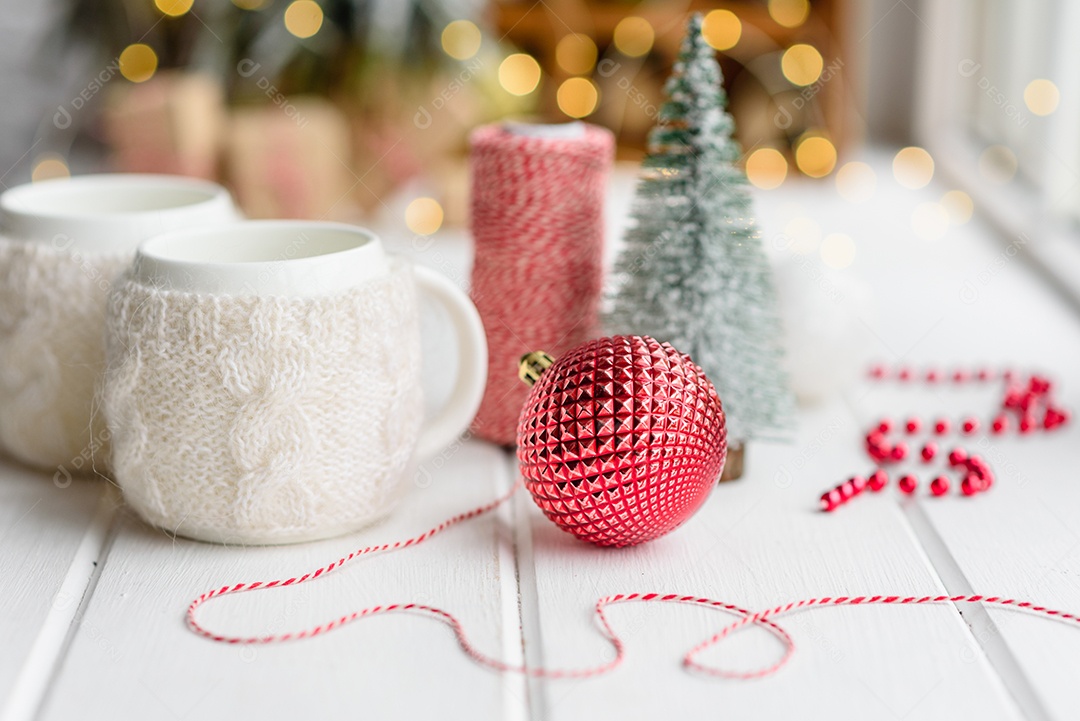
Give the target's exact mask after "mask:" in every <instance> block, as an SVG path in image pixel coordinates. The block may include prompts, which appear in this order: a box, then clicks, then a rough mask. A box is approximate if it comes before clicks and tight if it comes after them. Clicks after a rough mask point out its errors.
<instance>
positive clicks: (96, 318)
mask: <svg viewBox="0 0 1080 721" xmlns="http://www.w3.org/2000/svg"><path fill="white" fill-rule="evenodd" d="M132 257H133V253H124V254H104V253H81V252H80V251H78V250H77V249H75V248H64V247H58V246H57V245H55V244H54V243H52V242H49V241H22V240H11V239H9V238H4V237H0V446H2V447H3V448H4V450H5V451H6V452H7V453H9V454H10V455H12V456H14V457H16V458H18V459H20V460H22V461H24V462H26V463H29V464H32V465H35V466H40V467H43V468H49V469H50V470H56V469H57V468H58V467H59V466H63V467H65V468H66V469H67V470H68V471H69V472H71V473H76V472H79V471H83V472H85V471H88V470H89V469H90V467H91V457H92V460H93V465H95V466H96V467H97V469H98V470H102V468H103V461H104V458H105V457H106V454H107V448H106V447H105V446H106V445H107V444H106V443H105V441H106V440H107V434H106V433H105V428H104V424H103V422H102V420H101V418H100V415H97V416H95V414H93V412H92V411H93V409H92V405H93V400H94V389H95V385H96V383H97V381H98V379H99V377H100V375H101V372H102V371H103V369H104V366H105V343H104V328H105V301H106V298H107V296H108V289H109V285H110V283H111V281H112V280H113V279H114V278H115V277H116V276H117V275H118V274H119V273H121V272H122V271H123V269H124V268H125V267H127V265H128V264H130V262H131V259H132Z"/></svg>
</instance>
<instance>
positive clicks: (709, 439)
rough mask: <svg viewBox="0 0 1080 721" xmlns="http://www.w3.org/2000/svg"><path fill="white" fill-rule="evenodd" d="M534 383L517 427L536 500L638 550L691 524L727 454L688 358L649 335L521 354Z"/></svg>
mask: <svg viewBox="0 0 1080 721" xmlns="http://www.w3.org/2000/svg"><path fill="white" fill-rule="evenodd" d="M521 377H522V379H523V380H525V381H526V382H532V383H533V384H534V385H533V388H532V391H531V392H530V394H529V397H528V400H526V402H525V406H524V408H523V409H522V412H521V417H520V420H519V421H518V428H517V442H518V461H519V463H520V465H521V473H522V475H523V476H524V477H525V487H526V489H528V491H529V493H530V494H532V497H533V501H535V502H536V505H537V506H539V507H540V510H541V511H543V512H544V515H545V516H547V517H548V518H550V519H551V520H552V521H554V523H555V525H557V526H559V528H561V529H563V530H564V531H566V532H568V533H572V534H573V535H575V536H577V537H578V538H580V539H582V540H584V541H589V542H591V543H595V544H597V545H601V546H616V547H621V546H632V545H634V544H637V543H644V542H645V541H651V540H653V539H655V538H659V537H660V536H663V535H664V534H666V533H669V532H670V531H672V530H674V529H675V528H677V527H678V526H680V525H682V524H683V523H684V522H685V521H687V520H688V519H689V518H690V516H692V515H693V514H694V512H695V511H697V510H698V508H700V507H701V505H702V504H703V503H704V502H705V499H706V498H707V497H708V495H709V492H710V491H711V490H712V488H713V486H715V485H716V481H717V479H718V478H719V477H720V472H721V471H722V470H723V468H724V461H725V460H726V459H727V431H726V429H725V422H724V411H723V408H722V407H721V405H720V398H719V396H717V394H716V389H715V388H714V387H713V385H712V383H711V382H710V381H709V379H708V378H706V377H705V373H704V372H703V371H702V370H701V368H699V367H698V366H697V365H696V364H695V363H694V362H693V361H692V360H690V357H689V356H686V355H684V354H682V353H680V352H679V351H677V350H675V349H674V348H672V347H671V346H670V345H669V344H667V343H660V342H658V341H656V340H654V339H652V338H649V337H647V336H615V337H613V338H600V339H597V340H594V341H590V342H588V343H584V344H582V345H580V346H578V347H576V348H574V349H573V350H571V351H569V352H568V353H566V354H565V355H564V356H563V357H561V358H559V359H558V360H557V361H552V359H551V358H550V357H549V356H547V355H546V354H543V353H530V354H529V355H527V356H525V357H524V358H523V359H522V365H521Z"/></svg>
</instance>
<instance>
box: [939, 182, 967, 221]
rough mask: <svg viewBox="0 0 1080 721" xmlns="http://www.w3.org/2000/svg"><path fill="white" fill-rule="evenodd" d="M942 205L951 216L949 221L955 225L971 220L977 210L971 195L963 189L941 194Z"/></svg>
mask: <svg viewBox="0 0 1080 721" xmlns="http://www.w3.org/2000/svg"><path fill="white" fill-rule="evenodd" d="M941 207H942V208H944V209H945V213H946V214H947V215H948V216H949V222H950V223H952V224H953V225H963V224H964V223H966V222H968V221H969V220H971V216H972V214H973V213H974V212H975V203H973V202H972V200H971V196H970V195H968V194H967V193H965V192H964V191H962V190H950V191H949V192H948V193H945V195H943V196H941Z"/></svg>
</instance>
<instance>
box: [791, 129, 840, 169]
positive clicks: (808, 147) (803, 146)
mask: <svg viewBox="0 0 1080 721" xmlns="http://www.w3.org/2000/svg"><path fill="white" fill-rule="evenodd" d="M795 164H796V165H797V166H799V170H801V171H802V172H803V174H804V175H809V176H810V177H811V178H824V177H825V176H826V175H828V174H829V173H831V172H832V171H833V168H835V167H836V146H834V145H833V144H832V142H831V141H830V140H829V139H828V138H825V137H822V136H820V135H810V136H804V138H803V140H802V141H800V142H799V144H798V146H797V147H796V148H795Z"/></svg>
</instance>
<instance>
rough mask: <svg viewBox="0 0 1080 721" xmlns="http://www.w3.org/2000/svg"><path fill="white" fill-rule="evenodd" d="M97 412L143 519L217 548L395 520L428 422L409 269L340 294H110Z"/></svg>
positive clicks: (395, 269)
mask: <svg viewBox="0 0 1080 721" xmlns="http://www.w3.org/2000/svg"><path fill="white" fill-rule="evenodd" d="M107 332H108V335H107V346H108V369H107V371H106V376H105V383H104V385H103V388H102V404H101V405H102V411H103V413H104V414H105V417H106V419H107V421H108V425H109V431H110V432H111V434H112V444H113V456H112V465H113V469H114V472H115V476H116V480H117V482H118V483H119V485H120V487H121V488H122V489H123V491H124V497H125V499H126V500H127V502H128V504H129V505H131V506H132V507H133V508H134V509H135V510H136V511H137V512H138V513H139V514H140V515H141V516H142V517H143V518H144V519H145V520H147V521H149V522H150V523H152V524H154V525H157V526H161V527H162V528H165V529H167V530H169V531H171V532H173V533H177V534H179V535H183V536H189V537H192V538H197V539H200V540H207V541H215V542H223V543H258V544H273V543H290V542H295V541H303V540H313V539H316V538H326V537H330V536H334V535H339V534H342V533H346V532H349V531H352V530H355V529H357V528H360V527H362V526H364V525H366V524H368V523H370V522H372V521H374V520H376V519H379V518H381V517H382V516H384V515H386V514H387V513H388V512H389V511H390V509H391V507H392V506H393V504H394V502H395V501H396V500H397V498H398V495H399V493H398V492H399V490H400V489H401V486H402V481H403V479H404V477H405V471H406V468H407V466H408V462H409V459H410V457H411V455H412V453H413V450H414V448H415V446H416V442H417V438H418V435H419V430H420V425H421V421H422V415H423V402H422V397H421V386H420V345H419V344H420V340H419V327H418V321H417V301H416V290H415V283H414V280H413V278H412V270H411V267H409V266H408V265H407V264H404V263H402V262H400V261H392V262H391V272H390V273H389V274H388V275H386V276H382V277H379V278H375V279H373V280H371V281H368V282H367V283H365V284H363V285H361V286H359V287H357V288H353V289H351V290H349V291H348V292H346V293H343V294H337V295H330V296H321V297H311V298H281V297H255V296H250V297H241V296H224V295H206V294H193V293H183V292H176V291H165V290H158V289H155V288H151V287H147V286H146V285H142V284H140V283H138V282H136V281H135V280H133V279H132V277H131V276H130V275H125V276H123V278H121V279H120V281H118V283H117V287H116V290H115V291H114V292H113V294H112V295H111V296H110V300H109V313H108V319H107Z"/></svg>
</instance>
